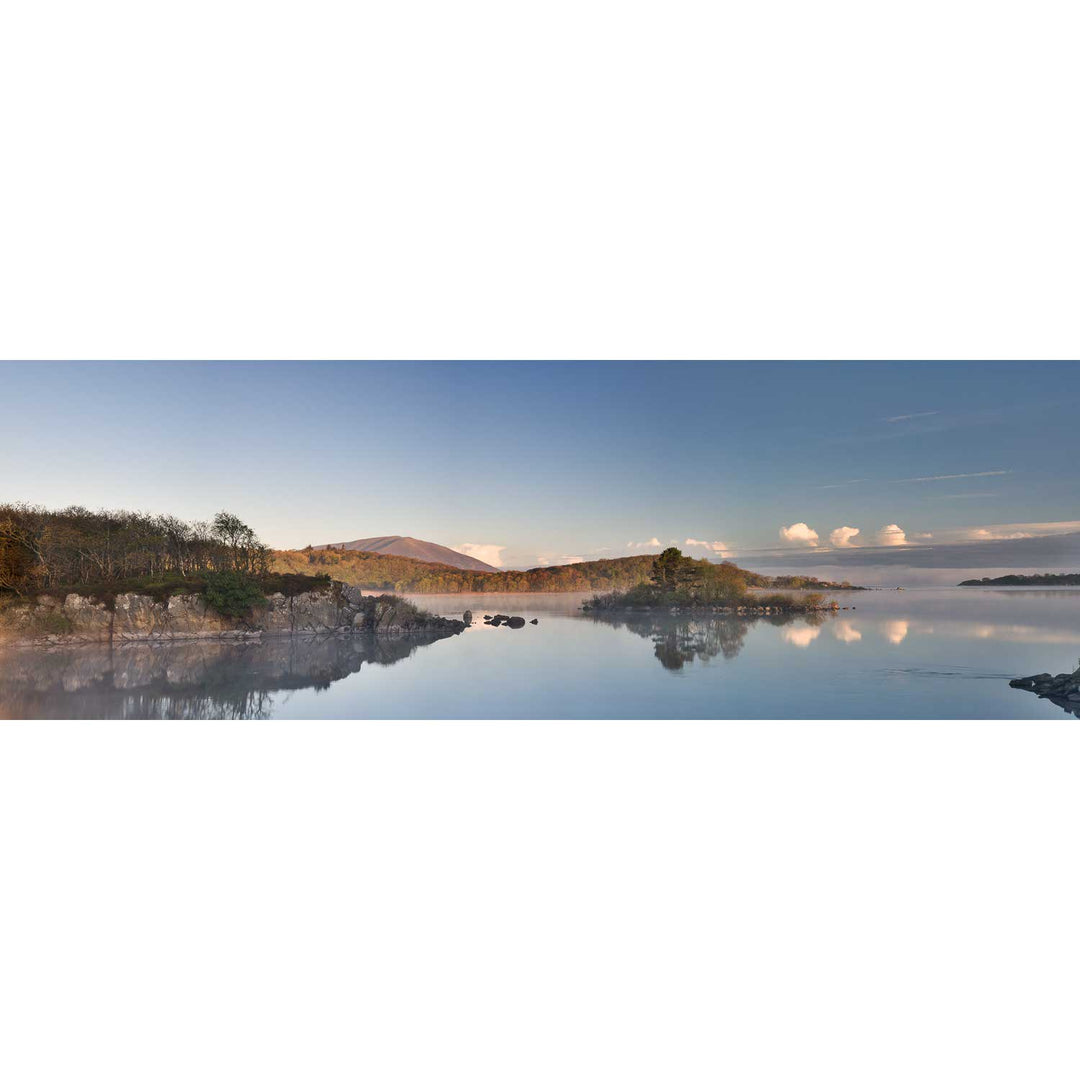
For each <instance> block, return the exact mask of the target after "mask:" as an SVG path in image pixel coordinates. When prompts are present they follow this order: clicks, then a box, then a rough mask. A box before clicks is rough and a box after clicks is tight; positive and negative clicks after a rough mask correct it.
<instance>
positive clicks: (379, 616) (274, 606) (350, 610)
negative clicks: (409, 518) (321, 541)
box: [0, 582, 465, 645]
mask: <svg viewBox="0 0 1080 1080" xmlns="http://www.w3.org/2000/svg"><path fill="white" fill-rule="evenodd" d="M464 628H465V624H464V623H463V622H461V621H460V620H458V619H444V618H442V617H441V616H438V615H432V614H429V613H428V612H425V611H420V610H418V609H417V608H416V607H414V606H413V605H412V604H410V603H409V602H408V601H407V600H403V599H402V598H400V597H396V596H364V595H362V593H361V592H360V590H359V589H358V588H357V587H356V586H354V585H344V584H342V583H341V582H333V583H331V585H330V586H329V587H328V588H325V589H319V590H313V591H312V592H306V593H301V594H299V595H297V596H284V595H282V594H281V593H274V594H272V595H270V596H268V597H267V598H266V604H265V606H257V607H255V608H253V609H252V611H251V612H250V614H249V615H248V616H247V617H245V618H235V617H233V616H229V615H222V614H220V613H218V612H216V611H214V610H213V609H212V608H211V607H210V606H209V605H208V604H207V602H206V599H205V598H204V597H203V596H201V595H200V594H198V593H181V594H177V595H173V596H170V597H169V598H168V599H167V600H155V599H154V598H153V597H151V596H145V595H141V594H139V593H122V594H120V595H119V596H117V597H116V601H115V604H113V605H112V606H111V607H110V606H108V605H106V604H104V603H98V602H95V601H93V600H89V599H87V598H86V597H84V596H79V595H78V594H77V593H69V594H68V595H67V596H66V597H65V598H64V599H63V600H59V599H57V598H55V597H52V596H41V597H39V598H37V599H36V600H33V601H24V602H21V603H14V604H8V605H7V606H6V607H4V608H3V609H0V644H7V645H42V644H45V645H58V644H69V643H81V642H91V641H99V642H105V641H119V642H122V641H191V640H201V639H208V638H240V639H246V638H259V637H262V636H263V635H274V634H326V633H343V634H351V633H375V634H414V633H425V634H429V633H433V632H434V633H441V634H456V633H458V632H459V631H461V630H463V629H464Z"/></svg>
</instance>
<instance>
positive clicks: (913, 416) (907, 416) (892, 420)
mask: <svg viewBox="0 0 1080 1080" xmlns="http://www.w3.org/2000/svg"><path fill="white" fill-rule="evenodd" d="M937 415H938V413H937V410H936V409H935V410H934V411H933V412H913V413H903V414H902V415H900V416H885V417H882V419H883V420H884V421H885V423H886V424H896V423H898V422H899V421H901V420H917V419H918V418H919V417H920V416H937Z"/></svg>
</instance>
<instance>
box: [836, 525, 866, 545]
mask: <svg viewBox="0 0 1080 1080" xmlns="http://www.w3.org/2000/svg"><path fill="white" fill-rule="evenodd" d="M858 535H859V530H858V529H855V528H852V527H851V526H850V525H841V526H840V528H839V529H833V531H832V532H831V533H829V543H830V544H832V546H833V547H838V548H842V547H854V546H855V545H854V544H853V543H852V541H853V540H854V539H855V537H856V536H858Z"/></svg>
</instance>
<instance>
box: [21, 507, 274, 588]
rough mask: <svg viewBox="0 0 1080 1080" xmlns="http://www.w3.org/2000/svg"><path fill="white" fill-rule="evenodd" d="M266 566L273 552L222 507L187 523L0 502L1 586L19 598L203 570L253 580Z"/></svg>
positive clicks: (144, 515)
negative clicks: (206, 518) (211, 515)
mask: <svg viewBox="0 0 1080 1080" xmlns="http://www.w3.org/2000/svg"><path fill="white" fill-rule="evenodd" d="M269 568H270V549H269V548H268V547H267V546H266V545H265V544H263V543H262V542H261V541H260V540H259V538H258V537H257V536H256V535H255V533H254V531H253V530H252V529H251V528H250V527H249V526H247V525H245V524H244V522H243V521H241V520H240V518H238V517H237V516H236V515H235V514H230V513H228V512H227V511H222V512H221V513H219V514H217V515H215V517H214V519H213V521H210V522H204V521H196V522H186V521H181V520H180V519H179V518H175V517H173V516H171V515H169V514H147V513H140V512H138V511H129V510H119V511H112V510H88V509H86V507H83V506H69V507H67V508H66V509H64V510H47V509H45V508H44V507H41V506H30V505H28V504H26V503H3V504H0V591H5V592H9V593H15V594H16V595H19V596H25V595H32V594H34V593H37V592H42V591H46V590H50V589H56V588H66V587H80V586H97V585H109V584H114V583H117V582H121V581H127V580H132V579H149V580H161V579H165V578H168V577H173V576H175V577H179V578H195V577H199V576H204V575H206V574H208V573H225V572H230V573H233V574H237V575H242V576H244V577H252V578H254V577H260V576H265V575H266V574H267V573H268V572H269Z"/></svg>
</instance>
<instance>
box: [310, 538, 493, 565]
mask: <svg viewBox="0 0 1080 1080" xmlns="http://www.w3.org/2000/svg"><path fill="white" fill-rule="evenodd" d="M327 548H337V549H339V550H341V549H343V550H345V551H374V552H375V553H376V554H378V555H400V556H403V557H404V558H406V559H418V560H419V561H420V562H429V563H441V564H442V565H443V566H453V567H455V568H456V569H458V570H477V571H486V572H488V573H492V574H494V573H497V571H496V569H495V567H494V566H489V565H488V564H487V563H486V562H481V561H480V560H479V559H474V558H472V557H471V556H469V555H462V554H461V552H460V551H454V550H452V549H451V548H448V547H443V546H442V544H433V543H432V542H431V541H430V540H417V539H416V538H415V537H412V536H369V537H368V538H367V539H366V540H350V541H348V542H347V543H344V544H316V545H314V547H313V549H312V550H314V551H325V550H326V549H327Z"/></svg>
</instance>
